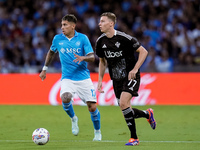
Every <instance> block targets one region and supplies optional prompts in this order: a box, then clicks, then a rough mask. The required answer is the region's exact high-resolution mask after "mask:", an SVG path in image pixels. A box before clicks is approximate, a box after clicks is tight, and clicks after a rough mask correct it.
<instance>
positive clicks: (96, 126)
mask: <svg viewBox="0 0 200 150" xmlns="http://www.w3.org/2000/svg"><path fill="white" fill-rule="evenodd" d="M90 115H91V120H92V122H93V126H94V129H95V130H99V129H100V127H101V125H100V112H99V110H98V109H96V110H95V111H94V112H90Z"/></svg>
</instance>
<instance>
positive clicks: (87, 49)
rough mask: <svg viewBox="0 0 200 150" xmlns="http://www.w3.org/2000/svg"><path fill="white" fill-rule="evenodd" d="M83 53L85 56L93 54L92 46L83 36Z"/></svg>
mask: <svg viewBox="0 0 200 150" xmlns="http://www.w3.org/2000/svg"><path fill="white" fill-rule="evenodd" d="M83 47H84V51H85V54H86V55H87V54H89V53H94V51H93V49H92V45H91V43H90V41H89V39H88V37H87V36H86V35H85V38H84V46H83Z"/></svg>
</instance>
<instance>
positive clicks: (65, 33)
mask: <svg viewBox="0 0 200 150" xmlns="http://www.w3.org/2000/svg"><path fill="white" fill-rule="evenodd" d="M76 22H77V18H76V17H75V16H74V15H72V14H67V15H66V16H64V17H63V18H62V22H61V29H62V34H58V35H55V36H54V39H53V41H52V45H51V47H50V50H49V51H48V53H47V56H46V60H45V65H44V67H43V69H42V71H41V73H40V75H39V76H40V78H41V79H42V80H44V79H45V78H46V70H47V69H48V66H49V64H50V62H51V61H52V59H53V57H54V55H55V54H56V53H57V52H59V57H60V62H61V66H62V77H61V91H60V97H61V99H62V106H63V109H64V110H65V111H66V113H67V114H68V115H69V117H70V118H71V120H72V133H73V134H74V135H78V133H79V127H78V117H77V116H76V115H75V112H74V109H73V105H72V102H73V96H74V94H75V93H76V94H77V95H78V96H79V98H80V99H81V100H82V101H83V102H84V103H86V104H87V106H88V110H89V112H90V114H91V120H92V122H93V126H94V139H93V141H101V139H102V135H101V131H100V112H99V110H98V108H97V106H96V101H97V100H96V94H95V89H94V86H93V83H92V81H91V79H90V72H89V70H88V69H87V62H93V61H94V60H95V57H94V52H93V49H92V46H91V44H90V41H89V39H88V37H87V36H86V35H85V34H82V33H79V32H77V31H76V30H75V27H76Z"/></svg>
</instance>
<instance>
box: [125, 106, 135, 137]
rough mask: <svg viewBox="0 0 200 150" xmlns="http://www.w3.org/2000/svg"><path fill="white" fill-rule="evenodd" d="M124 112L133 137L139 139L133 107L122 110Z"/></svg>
mask: <svg viewBox="0 0 200 150" xmlns="http://www.w3.org/2000/svg"><path fill="white" fill-rule="evenodd" d="M122 113H123V115H124V118H125V120H126V123H127V126H128V127H129V130H130V132H131V138H134V139H137V134H136V127H135V119H134V111H133V110H132V108H130V107H128V108H126V109H124V110H122Z"/></svg>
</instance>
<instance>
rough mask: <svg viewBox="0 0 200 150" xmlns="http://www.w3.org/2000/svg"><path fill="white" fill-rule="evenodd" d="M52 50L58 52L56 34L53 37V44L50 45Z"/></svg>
mask: <svg viewBox="0 0 200 150" xmlns="http://www.w3.org/2000/svg"><path fill="white" fill-rule="evenodd" d="M50 50H52V51H53V52H55V53H56V52H57V51H58V50H57V47H56V36H54V38H53V41H52V44H51V47H50Z"/></svg>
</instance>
